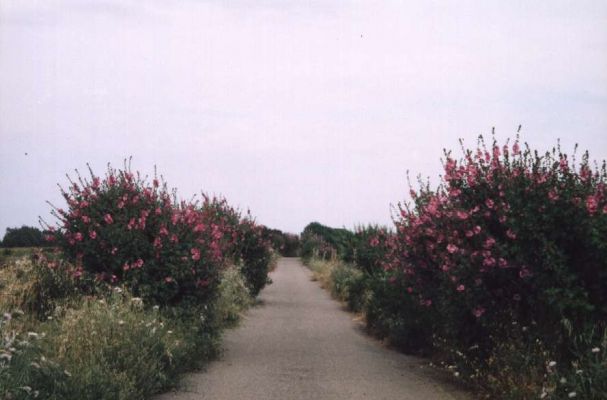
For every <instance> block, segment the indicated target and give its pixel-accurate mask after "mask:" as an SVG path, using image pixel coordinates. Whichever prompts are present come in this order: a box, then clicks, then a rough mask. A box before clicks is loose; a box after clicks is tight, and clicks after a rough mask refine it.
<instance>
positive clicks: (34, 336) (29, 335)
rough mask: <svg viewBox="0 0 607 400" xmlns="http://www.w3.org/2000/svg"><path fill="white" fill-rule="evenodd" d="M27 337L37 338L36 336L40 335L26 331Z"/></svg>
mask: <svg viewBox="0 0 607 400" xmlns="http://www.w3.org/2000/svg"><path fill="white" fill-rule="evenodd" d="M27 337H28V338H30V339H38V337H40V335H38V334H37V333H36V332H28V333H27Z"/></svg>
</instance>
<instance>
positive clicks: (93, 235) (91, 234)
mask: <svg viewBox="0 0 607 400" xmlns="http://www.w3.org/2000/svg"><path fill="white" fill-rule="evenodd" d="M89 236H90V238H91V239H93V240H95V239H96V238H97V232H95V231H90V232H89Z"/></svg>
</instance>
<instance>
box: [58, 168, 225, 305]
mask: <svg viewBox="0 0 607 400" xmlns="http://www.w3.org/2000/svg"><path fill="white" fill-rule="evenodd" d="M62 194H63V197H64V198H65V200H66V202H67V204H68V209H67V210H63V209H55V210H54V215H55V216H56V217H58V218H59V220H60V229H59V230H56V231H55V235H54V239H55V240H56V241H57V242H58V243H59V245H60V246H61V247H62V249H63V251H64V253H65V255H66V256H67V257H68V258H69V259H70V260H71V261H72V262H73V263H74V264H75V265H76V268H75V270H74V271H73V274H74V276H75V277H78V278H81V279H83V280H92V281H102V282H108V283H112V284H118V283H125V284H126V285H127V286H128V287H129V289H130V290H131V291H132V292H133V293H134V295H136V296H142V297H145V298H146V299H151V300H152V301H153V302H155V303H157V304H169V305H170V304H178V303H183V302H191V303H197V302H201V301H205V300H207V299H208V298H210V296H211V295H212V293H213V290H214V288H215V286H216V285H217V276H218V271H219V269H220V267H221V265H222V262H223V259H224V250H225V248H226V246H227V244H226V239H225V235H224V233H225V231H224V229H225V228H226V226H225V224H223V221H222V219H221V218H217V216H216V215H215V214H214V213H213V211H214V210H213V209H212V207H211V206H209V204H211V203H212V202H213V200H211V199H207V198H205V200H204V204H203V205H202V206H201V205H198V204H197V203H186V202H177V201H176V200H175V199H174V198H175V195H174V193H173V194H171V193H170V192H169V191H168V190H167V186H166V184H162V185H161V184H160V183H159V181H158V180H157V179H154V180H153V181H152V183H151V184H150V183H148V182H147V181H146V180H145V179H143V178H141V177H140V176H139V174H133V173H132V172H130V170H129V169H128V168H125V170H115V169H112V168H111V167H110V168H108V172H107V174H106V176H105V177H104V178H100V177H98V176H96V175H94V174H93V173H92V171H91V179H90V180H86V179H82V178H81V177H80V176H79V177H78V182H71V185H70V187H69V189H68V190H63V189H62ZM211 217H212V218H211ZM228 241H229V240H228Z"/></svg>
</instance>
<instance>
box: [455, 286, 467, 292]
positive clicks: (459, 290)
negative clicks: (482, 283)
mask: <svg viewBox="0 0 607 400" xmlns="http://www.w3.org/2000/svg"><path fill="white" fill-rule="evenodd" d="M464 290H466V287H465V286H464V285H459V286H458V287H457V291H458V292H463V291H464Z"/></svg>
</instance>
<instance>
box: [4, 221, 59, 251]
mask: <svg viewBox="0 0 607 400" xmlns="http://www.w3.org/2000/svg"><path fill="white" fill-rule="evenodd" d="M47 244H48V243H46V242H45V240H44V232H42V231H41V230H40V229H38V228H34V227H32V226H25V225H23V226H22V227H21V228H6V233H5V234H4V239H2V246H3V247H39V246H45V245H47Z"/></svg>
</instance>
